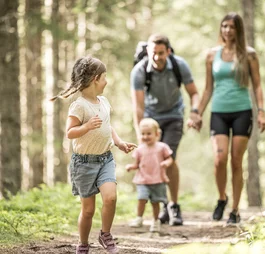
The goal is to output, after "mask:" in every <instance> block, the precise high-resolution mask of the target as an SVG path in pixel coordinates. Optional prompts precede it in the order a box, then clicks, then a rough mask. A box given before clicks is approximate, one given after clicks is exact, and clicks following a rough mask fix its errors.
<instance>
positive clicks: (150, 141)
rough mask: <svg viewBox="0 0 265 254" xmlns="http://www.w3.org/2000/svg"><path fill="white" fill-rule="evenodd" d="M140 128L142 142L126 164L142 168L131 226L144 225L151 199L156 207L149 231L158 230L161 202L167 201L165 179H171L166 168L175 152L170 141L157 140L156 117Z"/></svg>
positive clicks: (138, 173)
mask: <svg viewBox="0 0 265 254" xmlns="http://www.w3.org/2000/svg"><path fill="white" fill-rule="evenodd" d="M139 129H140V138H141V142H142V144H141V145H139V147H138V148H137V149H136V150H135V152H134V153H133V157H134V158H135V162H134V164H128V165H126V169H127V171H130V170H133V169H139V170H138V171H137V172H136V174H135V177H134V179H133V182H134V183H135V184H136V185H137V192H138V208H137V217H136V219H135V220H133V221H132V222H131V223H130V226H131V227H141V226H142V223H143V218H142V217H143V214H144V210H145V204H146V203H147V201H148V200H149V199H150V201H151V204H152V208H153V222H152V224H151V227H150V231H151V232H159V231H160V220H159V219H158V215H159V202H163V203H164V204H165V203H167V194H166V183H167V182H168V181H169V179H168V177H167V174H166V169H167V168H168V167H169V166H170V165H171V164H172V163H173V159H172V157H171V155H172V153H173V152H172V150H171V149H170V148H169V146H168V145H167V144H165V143H162V142H159V141H158V140H159V138H160V134H161V130H160V128H159V125H158V123H157V122H156V121H155V120H154V119H151V118H144V119H142V120H141V122H140V125H139Z"/></svg>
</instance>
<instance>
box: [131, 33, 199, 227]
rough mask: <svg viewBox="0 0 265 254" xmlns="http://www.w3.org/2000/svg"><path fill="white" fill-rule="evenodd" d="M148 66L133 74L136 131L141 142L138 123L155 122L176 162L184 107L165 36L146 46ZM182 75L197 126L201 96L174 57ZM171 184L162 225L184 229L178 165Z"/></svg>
mask: <svg viewBox="0 0 265 254" xmlns="http://www.w3.org/2000/svg"><path fill="white" fill-rule="evenodd" d="M147 53H148V64H147V67H146V65H145V60H144V59H143V60H141V61H140V62H139V63H138V64H136V65H135V66H134V68H133V70H132V72H131V93H132V102H133V118H134V127H135V131H136V134H137V137H138V140H139V134H140V133H139V122H140V121H141V119H142V118H144V117H151V118H154V119H155V120H156V121H158V123H159V124H160V128H161V129H162V135H161V141H162V142H165V143H166V144H168V145H169V146H170V148H171V149H172V150H173V155H172V156H173V159H174V161H175V159H176V151H177V148H178V145H179V142H180V139H181V137H182V129H183V111H184V103H183V98H182V95H181V91H180V88H179V84H178V80H177V78H176V76H175V74H174V72H173V65H172V62H171V61H170V59H169V55H170V54H171V47H170V43H169V40H168V38H167V37H166V36H164V35H160V34H153V35H151V36H150V37H149V39H148V43H147ZM174 58H175V59H176V61H177V63H178V67H179V72H180V74H181V80H182V83H183V84H184V88H185V90H186V91H187V92H188V95H189V97H190V101H191V108H192V110H191V114H190V118H191V119H192V120H193V122H198V118H199V115H198V110H197V107H198V104H199V95H198V92H197V89H196V86H195V84H194V82H193V78H192V75H191V71H190V68H189V66H188V64H187V63H186V61H185V60H184V59H182V58H181V57H179V56H175V55H174ZM145 68H146V70H147V71H151V72H152V78H151V84H150V88H149V89H146V88H145V78H146V70H145ZM167 175H168V178H169V179H170V182H169V184H168V187H169V192H170V202H169V203H168V204H164V208H163V211H162V212H161V213H160V216H159V218H160V220H161V223H166V222H169V224H170V225H171V226H174V225H182V224H183V220H182V217H181V211H180V206H179V204H178V189H179V170H178V166H177V163H176V161H175V162H174V163H173V165H172V166H171V167H169V168H168V170H167Z"/></svg>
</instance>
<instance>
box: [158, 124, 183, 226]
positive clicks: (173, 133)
mask: <svg viewBox="0 0 265 254" xmlns="http://www.w3.org/2000/svg"><path fill="white" fill-rule="evenodd" d="M158 122H159V125H160V128H161V129H162V136H161V141H162V142H164V143H166V144H168V145H169V147H170V148H171V149H172V151H173V154H172V157H173V159H174V163H173V164H172V165H171V167H169V168H168V169H167V175H168V178H169V183H168V188H169V193H170V198H169V200H170V202H169V204H165V205H164V208H163V211H162V212H161V213H160V216H159V218H160V220H161V223H166V222H169V224H170V225H171V226H174V225H182V224H183V221H182V218H181V212H180V206H179V205H178V203H177V202H178V189H179V169H178V166H177V162H176V161H175V158H176V153H177V149H178V145H179V143H180V140H181V137H182V132H183V120H182V119H163V120H160V121H158Z"/></svg>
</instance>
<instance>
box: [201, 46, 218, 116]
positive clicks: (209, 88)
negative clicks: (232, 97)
mask: <svg viewBox="0 0 265 254" xmlns="http://www.w3.org/2000/svg"><path fill="white" fill-rule="evenodd" d="M214 55H215V51H213V50H210V51H209V52H208V54H207V57H206V84H205V89H204V92H203V95H202V99H201V102H200V105H199V107H198V111H199V114H200V115H201V116H202V115H203V113H204V111H205V109H206V107H207V105H208V103H209V101H210V99H211V97H212V93H213V83H214V81H213V75H212V65H213V59H214Z"/></svg>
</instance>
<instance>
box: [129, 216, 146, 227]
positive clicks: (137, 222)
mask: <svg viewBox="0 0 265 254" xmlns="http://www.w3.org/2000/svg"><path fill="white" fill-rule="evenodd" d="M142 226H143V218H142V217H140V216H138V217H136V218H135V219H134V220H132V221H131V222H130V223H129V227H131V228H140V227H142Z"/></svg>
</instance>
